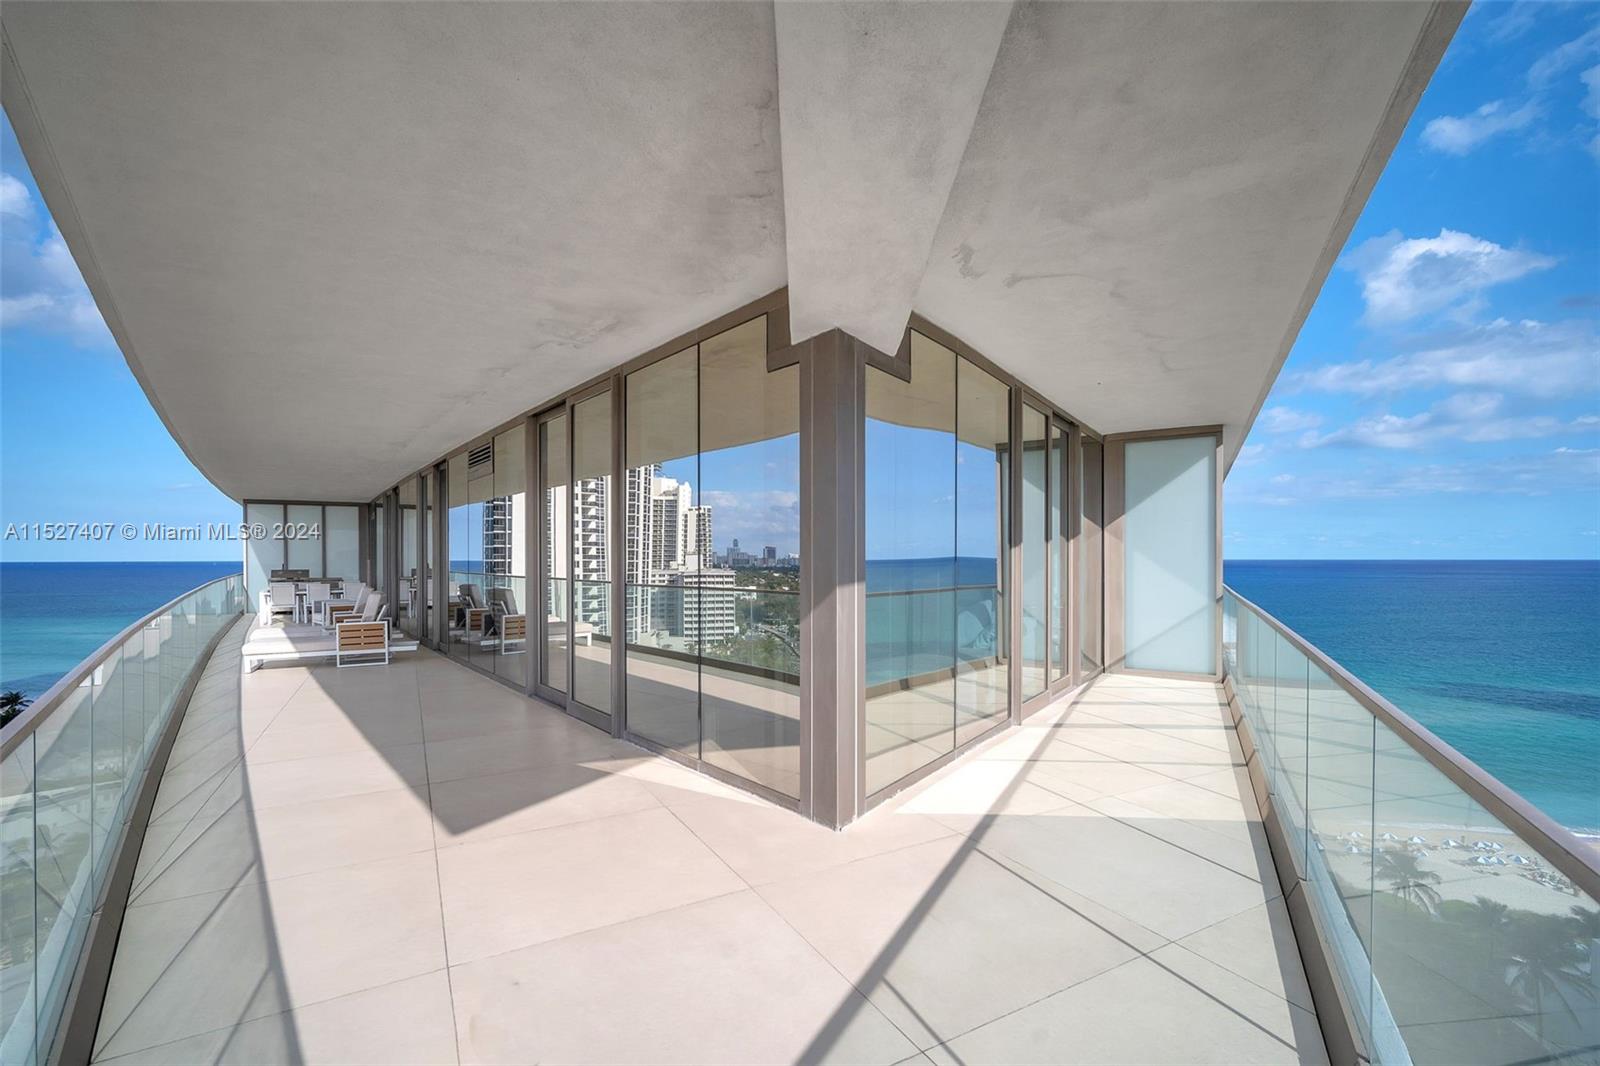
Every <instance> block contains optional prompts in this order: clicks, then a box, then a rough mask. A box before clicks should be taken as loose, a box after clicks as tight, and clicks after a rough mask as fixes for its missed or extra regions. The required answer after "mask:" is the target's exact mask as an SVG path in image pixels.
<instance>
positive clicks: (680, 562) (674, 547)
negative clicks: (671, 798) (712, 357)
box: [626, 348, 744, 758]
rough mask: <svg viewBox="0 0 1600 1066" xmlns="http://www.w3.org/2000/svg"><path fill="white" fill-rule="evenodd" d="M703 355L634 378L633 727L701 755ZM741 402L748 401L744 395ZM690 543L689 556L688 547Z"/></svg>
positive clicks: (705, 520)
mask: <svg viewBox="0 0 1600 1066" xmlns="http://www.w3.org/2000/svg"><path fill="white" fill-rule="evenodd" d="M698 382H699V370H698V349H696V348H688V349H685V350H684V351H681V352H679V353H678V354H676V355H672V356H668V357H667V358H665V359H662V360H661V361H660V362H656V363H651V364H650V365H649V366H647V367H644V368H642V369H640V370H637V371H635V372H634V373H632V374H629V375H628V382H627V389H628V393H627V400H628V432H627V456H626V465H627V470H628V511H627V523H628V532H627V541H628V560H627V575H626V577H627V582H628V589H627V591H628V632H627V639H628V662H627V669H628V730H629V732H632V733H636V734H638V735H639V736H641V737H645V738H646V739H648V740H652V741H654V742H655V743H657V744H661V745H663V746H665V747H669V748H673V749H675V750H677V751H681V752H684V753H685V754H687V755H691V756H694V757H696V758H698V757H699V755H700V667H699V655H700V639H701V629H700V624H701V614H700V600H699V587H700V571H701V569H702V567H703V565H705V564H706V563H708V562H709V560H708V559H706V554H707V552H706V550H705V549H706V547H707V546H706V545H705V544H704V542H703V540H702V539H701V534H702V532H703V531H704V530H703V529H702V525H704V526H705V527H706V528H709V526H710V513H709V512H707V511H705V510H704V509H703V508H700V507H697V506H696V505H695V489H696V486H697V485H698V483H699V480H700V476H699V474H700V472H699V437H698V431H697V426H696V423H697V421H698V418H697V414H696V412H697V411H698V410H699V406H698V405H699V383H698ZM740 402H741V403H743V402H744V398H743V397H741V400H740ZM691 541H693V542H694V547H693V549H692V550H691V548H690V546H689V545H690V542H691Z"/></svg>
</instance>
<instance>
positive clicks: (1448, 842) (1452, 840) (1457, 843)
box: [1444, 837, 1461, 848]
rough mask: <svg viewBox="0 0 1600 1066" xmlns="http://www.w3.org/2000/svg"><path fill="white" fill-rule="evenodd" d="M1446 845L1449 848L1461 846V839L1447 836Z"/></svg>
mask: <svg viewBox="0 0 1600 1066" xmlns="http://www.w3.org/2000/svg"><path fill="white" fill-rule="evenodd" d="M1444 846H1445V847H1447V848H1459V847H1460V846H1461V841H1459V840H1457V839H1456V838H1455V837H1447V838H1445V842H1444Z"/></svg>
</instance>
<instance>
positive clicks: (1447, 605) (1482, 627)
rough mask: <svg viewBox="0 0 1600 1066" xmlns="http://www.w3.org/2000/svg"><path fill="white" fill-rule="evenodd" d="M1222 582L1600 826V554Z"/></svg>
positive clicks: (1239, 571) (1436, 727)
mask: <svg viewBox="0 0 1600 1066" xmlns="http://www.w3.org/2000/svg"><path fill="white" fill-rule="evenodd" d="M1223 572H1224V576H1225V578H1226V580H1227V582H1228V584H1229V585H1230V586H1232V587H1233V588H1234V589H1235V590H1236V591H1237V592H1238V593H1239V594H1240V595H1241V596H1243V597H1245V598H1246V599H1248V600H1250V601H1252V602H1253V603H1255V604H1256V605H1257V606H1258V607H1260V608H1261V609H1262V610H1264V611H1266V612H1267V613H1269V614H1271V615H1273V616H1274V617H1276V618H1277V619H1278V620H1279V621H1281V622H1283V623H1284V624H1285V625H1287V626H1288V627H1289V628H1290V629H1293V630H1294V631H1295V632H1297V633H1299V634H1300V635H1301V636H1302V637H1304V638H1305V639H1306V640H1308V641H1310V642H1311V643H1312V644H1315V645H1316V646H1317V647H1318V648H1321V649H1322V651H1323V652H1325V653H1326V654H1327V655H1328V656H1330V657H1331V658H1333V659H1335V660H1337V661H1338V662H1339V663H1340V664H1341V665H1342V666H1344V667H1345V669H1347V670H1349V671H1350V672H1351V673H1353V674H1355V675H1356V676H1357V677H1359V678H1360V679H1361V680H1362V681H1364V682H1366V683H1367V684H1368V685H1369V686H1371V687H1372V688H1373V689H1375V690H1376V691H1378V692H1379V693H1381V694H1382V695H1383V696H1385V697H1386V698H1387V699H1388V700H1389V701H1390V702H1392V703H1394V704H1395V706H1397V707H1399V708H1400V709H1401V710H1403V711H1405V712H1406V713H1407V714H1409V715H1411V717H1413V718H1415V719H1417V721H1419V722H1421V723H1422V724H1423V725H1425V726H1427V727H1428V728H1429V729H1431V730H1433V732H1435V733H1437V734H1438V735H1439V736H1440V737H1441V738H1442V739H1444V740H1445V741H1446V742H1447V743H1449V744H1450V745H1452V746H1453V747H1455V748H1456V750H1458V751H1460V752H1461V753H1462V754H1463V755H1465V756H1467V758H1469V759H1471V760H1473V761H1474V762H1476V763H1477V764H1478V765H1479V766H1481V767H1483V768H1484V769H1485V770H1487V771H1488V772H1489V773H1491V774H1493V775H1494V776H1496V777H1498V778H1499V779H1500V780H1501V781H1503V782H1505V783H1506V784H1507V785H1508V786H1510V787H1511V788H1512V789H1514V790H1515V791H1517V792H1519V793H1521V794H1522V795H1523V796H1525V797H1526V798H1527V799H1528V800H1529V801H1531V802H1532V803H1533V804H1535V805H1536V806H1538V807H1539V808H1540V809H1542V810H1543V811H1544V812H1545V813H1546V814H1548V815H1550V816H1551V817H1552V818H1554V819H1556V820H1557V821H1559V822H1561V823H1563V824H1564V825H1567V826H1569V827H1571V828H1573V829H1575V830H1578V831H1580V832H1584V833H1594V832H1600V562H1594V561H1577V562H1400V561H1394V562H1281V561H1273V562H1250V561H1233V560H1229V561H1228V562H1227V563H1226V564H1225V565H1224V567H1223Z"/></svg>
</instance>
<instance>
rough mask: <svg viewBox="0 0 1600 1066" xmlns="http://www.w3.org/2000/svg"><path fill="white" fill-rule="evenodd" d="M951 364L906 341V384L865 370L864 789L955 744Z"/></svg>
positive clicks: (922, 344)
mask: <svg viewBox="0 0 1600 1066" xmlns="http://www.w3.org/2000/svg"><path fill="white" fill-rule="evenodd" d="M955 392H956V358H955V355H954V353H952V352H951V351H950V350H949V349H948V348H945V347H943V346H941V345H938V344H935V343H933V342H932V341H930V340H928V339H927V338H925V337H923V336H922V335H921V334H918V333H913V334H912V335H911V380H910V381H909V382H905V381H901V380H900V379H899V378H897V377H894V376H892V375H890V374H888V373H886V372H884V371H882V370H877V369H873V368H868V370H867V426H866V500H865V509H866V579H867V588H866V598H867V618H866V628H867V663H866V672H867V676H866V685H867V691H866V704H867V707H866V716H867V722H866V791H867V793H868V794H869V795H870V794H871V793H873V792H876V791H878V790H880V789H882V788H884V787H886V786H888V785H891V784H893V783H894V782H896V781H898V780H899V779H900V778H902V777H904V776H906V775H907V774H909V773H911V772H912V771H914V770H916V769H918V768H919V767H921V766H925V765H927V764H928V763H930V762H932V761H933V760H935V759H937V758H938V757H939V756H941V755H944V754H945V753H947V752H949V751H951V750H953V749H954V747H955V660H956V655H955V637H956V615H957V602H956V601H957V595H958V592H957V585H958V580H957V573H956V566H957V559H956V504H955V488H956V483H955V481H956V479H955V465H956V433H955V430H956V399H955Z"/></svg>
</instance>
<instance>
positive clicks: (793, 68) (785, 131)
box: [776, 2, 1011, 352]
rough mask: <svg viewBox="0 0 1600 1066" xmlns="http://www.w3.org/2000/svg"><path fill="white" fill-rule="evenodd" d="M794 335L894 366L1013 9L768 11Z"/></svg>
mask: <svg viewBox="0 0 1600 1066" xmlns="http://www.w3.org/2000/svg"><path fill="white" fill-rule="evenodd" d="M776 9H777V13H776V26H777V38H778V114H779V127H780V130H781V137H782V151H783V188H784V222H785V232H786V234H787V240H788V267H789V299H790V312H789V313H790V324H791V330H792V332H793V335H794V337H795V339H796V340H804V339H806V338H808V337H811V336H814V335H816V334H818V333H821V332H822V331H824V330H827V329H832V328H835V327H838V328H840V329H843V330H845V331H846V332H848V333H852V334H854V335H855V336H857V337H860V338H861V339H862V340H864V341H866V342H867V343H868V344H870V345H872V346H874V347H876V348H878V349H879V350H881V351H885V352H893V351H895V350H896V349H897V348H898V347H899V345H900V337H901V334H902V333H903V332H904V330H905V326H906V321H907V320H908V319H909V318H910V315H911V305H912V300H913V298H914V297H915V296H916V292H917V288H918V286H919V285H920V283H921V281H922V274H923V271H924V270H925V269H926V267H927V264H928V255H929V252H930V250H931V249H932V247H933V240H934V236H935V234H936V233H937V232H938V228H939V220H940V218H942V217H943V215H944V209H945V202H946V201H947V200H948V199H949V195H950V187H951V185H952V184H953V183H954V182H955V178H956V172H957V170H958V169H959V167H960V164H961V157H962V154H963V152H964V151H965V150H966V145H967V139H968V137H969V136H970V135H971V133H972V124H973V121H974V119H975V118H976V117H977V114H978V106H979V104H980V103H981V102H982V100H983V93H984V88H985V86H987V85H988V82H989V72H990V70H991V69H992V68H993V67H994V61H995V56H996V54H997V53H998V51H999V48H1000V40H1001V37H1002V36H1003V35H1004V32H1005V27H1006V22H1007V21H1008V19H1009V18H1010V15H1011V5H1010V4H1003V3H982V2H979V3H966V2H953V3H943V4H905V3H892V2H888V3H862V4H810V3H792V2H780V3H778V4H777V5H776Z"/></svg>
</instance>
